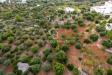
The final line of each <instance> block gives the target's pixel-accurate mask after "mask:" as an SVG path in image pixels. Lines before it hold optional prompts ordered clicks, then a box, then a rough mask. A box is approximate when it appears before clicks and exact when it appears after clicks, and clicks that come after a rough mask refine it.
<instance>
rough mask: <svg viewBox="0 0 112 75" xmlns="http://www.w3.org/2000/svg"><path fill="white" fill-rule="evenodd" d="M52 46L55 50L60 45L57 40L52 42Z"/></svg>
mask: <svg viewBox="0 0 112 75" xmlns="http://www.w3.org/2000/svg"><path fill="white" fill-rule="evenodd" d="M50 43H51V46H52V47H53V48H56V47H57V45H58V43H57V41H56V40H51V42H50Z"/></svg>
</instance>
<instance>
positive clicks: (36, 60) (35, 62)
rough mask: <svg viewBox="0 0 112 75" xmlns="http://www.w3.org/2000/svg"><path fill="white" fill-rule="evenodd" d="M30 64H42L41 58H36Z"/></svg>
mask: <svg viewBox="0 0 112 75" xmlns="http://www.w3.org/2000/svg"><path fill="white" fill-rule="evenodd" d="M30 64H32V65H34V64H41V60H40V58H39V57H34V58H33V59H32V60H31V61H30Z"/></svg>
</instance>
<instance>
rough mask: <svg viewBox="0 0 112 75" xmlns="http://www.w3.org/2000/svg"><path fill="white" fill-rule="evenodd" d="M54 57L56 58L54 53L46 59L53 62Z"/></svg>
mask: <svg viewBox="0 0 112 75" xmlns="http://www.w3.org/2000/svg"><path fill="white" fill-rule="evenodd" d="M53 58H54V56H53V54H49V55H48V56H47V58H46V59H47V61H49V62H52V60H53Z"/></svg>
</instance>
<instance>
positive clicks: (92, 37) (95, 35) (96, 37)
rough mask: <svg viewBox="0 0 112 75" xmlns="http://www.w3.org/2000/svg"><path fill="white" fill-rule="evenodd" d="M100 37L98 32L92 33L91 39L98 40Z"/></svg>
mask: <svg viewBox="0 0 112 75" xmlns="http://www.w3.org/2000/svg"><path fill="white" fill-rule="evenodd" d="M98 38H99V36H98V35H97V34H92V35H90V40H92V41H93V42H95V41H97V40H98Z"/></svg>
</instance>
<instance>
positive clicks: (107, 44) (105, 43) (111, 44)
mask: <svg viewBox="0 0 112 75" xmlns="http://www.w3.org/2000/svg"><path fill="white" fill-rule="evenodd" d="M102 45H103V46H104V47H106V48H111V47H112V41H111V40H104V41H102Z"/></svg>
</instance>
